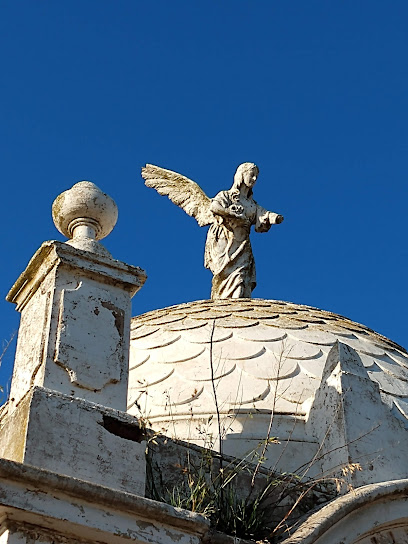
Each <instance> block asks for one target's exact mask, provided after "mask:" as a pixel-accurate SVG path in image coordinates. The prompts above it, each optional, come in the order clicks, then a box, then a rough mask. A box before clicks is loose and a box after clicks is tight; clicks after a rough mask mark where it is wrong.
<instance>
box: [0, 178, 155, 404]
mask: <svg viewBox="0 0 408 544" xmlns="http://www.w3.org/2000/svg"><path fill="white" fill-rule="evenodd" d="M85 213H86V214H87V215H88V216H89V217H83V215H84V214H85ZM53 217H54V221H55V223H56V226H57V227H58V229H59V230H60V231H61V232H63V233H64V234H67V235H71V236H72V240H71V241H70V242H68V243H61V242H45V243H44V244H43V245H42V246H41V248H40V249H39V250H38V251H37V253H36V254H35V255H34V257H33V258H32V259H31V261H30V263H29V264H28V266H27V268H26V270H25V271H24V272H23V273H22V274H21V276H20V277H19V278H18V280H17V282H16V283H15V285H14V286H13V287H12V289H11V291H10V292H9V294H8V296H7V300H8V301H9V302H14V303H15V304H16V305H17V310H18V311H20V312H21V324H20V329H19V337H18V342H17V352H16V360H15V366H14V373H13V380H12V385H11V391H10V402H11V404H12V405H17V404H18V403H19V402H20V400H21V399H22V397H23V396H24V395H25V394H26V393H27V391H28V390H29V389H30V388H31V387H32V386H34V385H39V386H43V387H46V388H48V389H52V390H54V391H59V392H61V393H64V394H66V395H71V396H75V397H80V398H83V399H87V400H90V401H93V402H97V403H98V404H102V405H104V406H109V407H111V408H116V409H118V410H122V411H126V395H127V384H128V363H129V338H130V332H129V327H130V317H131V315H130V311H131V298H132V296H133V295H134V294H135V293H136V292H137V291H138V290H139V289H140V288H141V286H142V285H143V283H144V281H145V279H146V275H145V273H144V271H143V270H141V269H140V268H138V267H134V266H130V265H127V264H125V263H122V262H120V261H116V260H114V259H112V257H111V256H110V254H109V253H108V251H107V250H106V249H105V248H104V247H103V246H102V245H101V244H100V243H99V242H98V241H97V239H98V238H99V239H100V238H102V237H104V236H106V235H107V234H109V232H110V231H111V230H112V228H113V226H114V224H115V222H116V217H117V209H116V204H115V203H114V202H113V200H112V199H110V197H108V196H107V195H105V194H104V193H102V191H100V190H99V189H98V188H97V187H96V186H95V185H94V184H93V183H89V182H81V183H77V184H76V185H74V187H73V188H72V189H71V190H70V191H66V192H65V193H62V195H60V196H59V197H58V198H57V199H56V201H55V202H54V206H53Z"/></svg>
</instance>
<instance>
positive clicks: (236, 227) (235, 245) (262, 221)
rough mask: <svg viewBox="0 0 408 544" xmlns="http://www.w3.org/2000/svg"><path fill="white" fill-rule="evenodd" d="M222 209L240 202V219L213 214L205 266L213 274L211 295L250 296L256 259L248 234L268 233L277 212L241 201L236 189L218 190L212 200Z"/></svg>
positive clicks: (250, 200)
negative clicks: (241, 209) (252, 229)
mask: <svg viewBox="0 0 408 544" xmlns="http://www.w3.org/2000/svg"><path fill="white" fill-rule="evenodd" d="M212 200H213V201H215V202H217V204H219V205H220V206H222V207H223V208H224V209H225V210H228V208H229V207H230V206H231V205H232V204H239V205H243V208H244V212H243V217H242V218H236V217H232V216H230V217H227V216H221V215H217V214H214V222H213V223H212V224H211V226H210V228H209V231H208V234H207V241H206V244H205V254H204V265H205V267H206V268H209V269H210V270H211V272H212V273H213V280H212V290H211V298H218V299H219V298H250V297H251V293H252V291H253V290H254V289H255V287H256V271H255V261H254V256H253V253H252V247H251V242H250V240H249V234H250V230H251V226H252V225H255V230H256V231H257V232H267V231H268V230H269V229H270V227H271V224H272V223H274V222H275V220H276V217H278V214H275V213H272V212H269V211H268V210H265V208H262V206H259V204H257V203H256V202H255V200H253V199H252V197H250V198H249V199H248V200H245V202H244V203H243V202H240V201H239V199H238V195H237V193H236V192H235V191H232V190H229V191H221V192H220V193H218V194H217V195H216V196H215V197H214V198H213V199H212Z"/></svg>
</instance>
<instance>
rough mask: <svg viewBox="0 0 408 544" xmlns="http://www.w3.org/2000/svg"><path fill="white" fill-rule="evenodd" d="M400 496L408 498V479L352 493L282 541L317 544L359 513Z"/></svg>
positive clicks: (325, 507)
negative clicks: (345, 519) (380, 502)
mask: <svg viewBox="0 0 408 544" xmlns="http://www.w3.org/2000/svg"><path fill="white" fill-rule="evenodd" d="M399 495H401V496H404V497H406V496H407V495H408V479H403V480H393V481H391V482H382V483H379V484H371V485H366V486H363V487H360V488H358V489H355V490H354V491H350V493H348V494H347V495H345V496H343V497H340V498H338V499H335V500H334V501H332V502H330V503H329V504H327V505H326V506H323V507H322V508H321V509H320V510H318V511H317V512H315V513H314V514H313V515H311V516H310V517H309V519H307V520H306V521H305V522H304V523H303V524H302V525H300V527H299V528H298V529H297V530H296V532H295V533H293V535H292V536H290V537H289V538H287V539H285V540H283V541H281V544H314V543H315V542H316V541H317V539H318V538H320V537H321V536H324V534H325V533H326V532H327V531H328V530H329V529H331V528H332V527H334V526H335V524H336V523H338V522H340V521H342V520H343V519H344V518H345V517H346V516H347V515H349V514H352V513H353V512H355V511H356V510H357V509H359V508H361V507H363V506H365V505H372V504H373V503H375V502H379V501H381V500H383V499H389V498H390V497H392V498H396V497H397V496H399Z"/></svg>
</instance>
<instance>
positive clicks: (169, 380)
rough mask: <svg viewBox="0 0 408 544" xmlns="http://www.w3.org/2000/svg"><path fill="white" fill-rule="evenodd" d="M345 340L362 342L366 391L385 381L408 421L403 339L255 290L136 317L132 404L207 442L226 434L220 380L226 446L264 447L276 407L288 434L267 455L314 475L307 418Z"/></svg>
mask: <svg viewBox="0 0 408 544" xmlns="http://www.w3.org/2000/svg"><path fill="white" fill-rule="evenodd" d="M213 325H214V334H213V343H212V362H213V365H212V368H211V360H210V345H211V342H210V340H211V333H212V330H213ZM337 340H340V341H341V342H342V343H343V344H347V345H349V346H350V347H351V344H352V345H353V346H354V349H355V350H356V351H357V353H358V356H359V357H360V359H361V362H362V364H363V368H362V370H361V371H362V372H363V371H365V369H366V370H367V371H368V374H367V372H366V373H365V378H367V379H368V382H367V384H368V385H367V391H368V390H369V389H370V388H374V390H376V391H377V396H376V399H377V400H378V403H379V407H381V408H379V409H381V410H382V409H384V410H385V412H386V413H388V414H389V417H390V418H391V420H392V421H394V420H395V421H394V423H393V426H396V427H397V428H398V429H400V428H401V423H402V424H403V426H404V425H408V421H407V416H406V415H404V414H407V413H408V408H406V406H408V404H407V400H408V396H406V394H405V393H404V387H406V384H407V383H408V382H407V381H406V380H405V372H406V371H407V368H408V355H407V353H406V351H405V350H404V349H403V348H401V347H400V346H398V345H397V344H395V343H393V342H392V341H390V340H388V339H386V338H384V337H383V336H381V335H379V334H377V333H375V332H374V331H371V330H370V329H368V328H366V327H364V326H363V325H359V324H357V323H354V322H352V321H350V320H349V319H346V318H344V317H342V316H339V315H336V314H333V313H331V312H326V311H322V310H318V309H316V308H311V307H307V306H302V305H298V304H291V303H286V302H281V301H270V300H256V299H250V300H244V299H241V300H237V301H232V300H224V301H217V300H212V301H198V302H191V303H188V304H181V305H178V306H174V307H171V308H164V309H162V310H157V311H154V312H149V313H147V314H144V315H142V316H139V317H134V318H133V319H132V326H131V351H130V379H129V396H128V402H129V407H128V410H129V412H130V413H132V414H134V415H137V416H142V417H145V418H147V419H149V420H150V421H151V423H152V425H153V427H154V428H155V429H158V430H163V429H164V432H167V433H168V434H169V435H170V436H172V437H174V438H179V439H181V440H186V441H192V442H194V443H197V444H200V445H204V444H205V442H206V441H207V442H208V437H209V436H212V437H213V442H214V438H215V437H217V435H218V429H217V418H216V406H215V399H214V388H215V392H216V397H217V401H218V408H219V413H220V416H221V426H222V429H223V434H224V448H225V449H224V451H225V452H226V453H227V454H229V455H237V456H245V455H246V454H247V453H248V452H249V451H251V450H253V449H255V448H257V447H259V443H260V442H261V441H262V440H264V439H265V437H266V434H267V432H268V426H269V423H270V420H271V417H272V418H273V425H272V430H271V435H272V436H275V437H278V438H279V440H280V442H281V443H280V444H273V445H271V446H270V447H269V448H268V452H267V460H266V461H265V464H266V465H267V466H274V465H275V463H276V462H278V465H277V468H278V469H280V470H282V471H295V470H297V469H298V468H299V467H301V466H303V465H305V466H304V467H303V471H304V470H306V468H307V466H308V465H310V464H311V466H310V469H309V470H308V471H307V475H309V476H313V475H317V474H319V473H320V471H321V465H320V464H319V463H317V462H316V461H314V459H315V455H316V453H317V452H318V450H319V445H320V442H319V440H320V438H318V437H317V435H316V434H314V433H313V432H312V431H311V427H310V426H308V427H307V428H306V425H305V422H306V420H307V418H308V417H309V411H310V407H311V404H312V402H313V398H314V395H315V393H316V391H317V390H318V389H319V387H320V386H321V383H322V377H323V372H324V369H325V365H326V363H327V359H328V353H329V351H330V349H331V348H332V347H333V345H334V344H335V342H336V341H337ZM379 353H381V354H382V355H379ZM369 354H370V355H369ZM397 354H398V356H397ZM212 378H213V380H214V383H213V382H212ZM213 385H214V387H213ZM378 388H379V391H378ZM404 395H405V396H404ZM330 409H331V408H330V406H329V410H328V412H329V411H330ZM322 410H324V411H325V410H326V408H325V407H324V408H322ZM326 415H327V414H326ZM326 415H325V414H324V413H323V415H322V418H321V419H320V420H319V421H320V423H318V424H317V426H318V427H319V425H320V426H321V424H323V423H322V422H323V421H326V420H325V417H326ZM375 424H376V423H373V426H374V425H375ZM319 428H320V427H319ZM393 428H394V427H393ZM204 430H205V432H204ZM362 443H363V442H362ZM362 443H361V444H362ZM377 449H378V448H377ZM372 452H373V449H370V451H367V453H370V454H372ZM370 457H372V455H371V456H370ZM335 465H336V462H335V460H334V456H333V460H332V465H331V467H330V468H333V467H334V466H335ZM366 474H367V471H366V472H364V473H360V474H359V475H358V476H361V477H362V478H365V476H366ZM369 474H370V475H372V471H369ZM402 476H404V474H402V473H401V474H399V475H395V477H402ZM370 481H373V480H370ZM364 482H365V480H364Z"/></svg>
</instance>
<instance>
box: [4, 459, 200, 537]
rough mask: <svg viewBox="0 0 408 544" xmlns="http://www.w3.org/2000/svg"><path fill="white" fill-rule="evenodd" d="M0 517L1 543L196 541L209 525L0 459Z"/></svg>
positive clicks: (158, 505) (154, 504)
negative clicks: (0, 528) (2, 531)
mask: <svg viewBox="0 0 408 544" xmlns="http://www.w3.org/2000/svg"><path fill="white" fill-rule="evenodd" d="M0 519H1V525H2V528H4V529H5V530H6V532H5V533H3V534H4V535H5V536H3V539H4V540H3V541H2V544H5V543H7V544H16V543H18V544H22V543H24V544H32V543H33V542H46V543H50V544H74V543H75V544H76V542H80V543H83V542H87V543H92V544H94V543H104V544H125V543H128V542H134V543H137V544H170V543H172V542H174V543H177V544H198V543H199V542H202V540H203V537H204V536H205V535H206V534H207V533H208V530H209V523H208V521H207V520H205V519H204V518H203V517H202V516H200V515H198V514H193V513H192V512H187V511H185V510H181V509H178V508H173V507H171V506H169V505H167V504H163V503H158V502H155V501H152V500H149V499H145V498H142V497H139V496H137V495H133V494H130V493H123V492H120V491H115V490H114V489H109V488H108V487H104V486H101V485H96V484H93V483H88V482H84V481H81V480H78V479H76V478H70V477H67V476H61V475H60V474H56V473H53V472H49V471H46V470H40V469H37V468H34V467H30V466H27V465H20V464H19V463H14V462H11V461H7V460H4V459H0ZM51 535H52V536H53V539H50V536H51ZM8 538H9V540H8ZM30 538H31V540H30ZM64 539H66V540H64ZM70 539H71V540H70Z"/></svg>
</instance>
